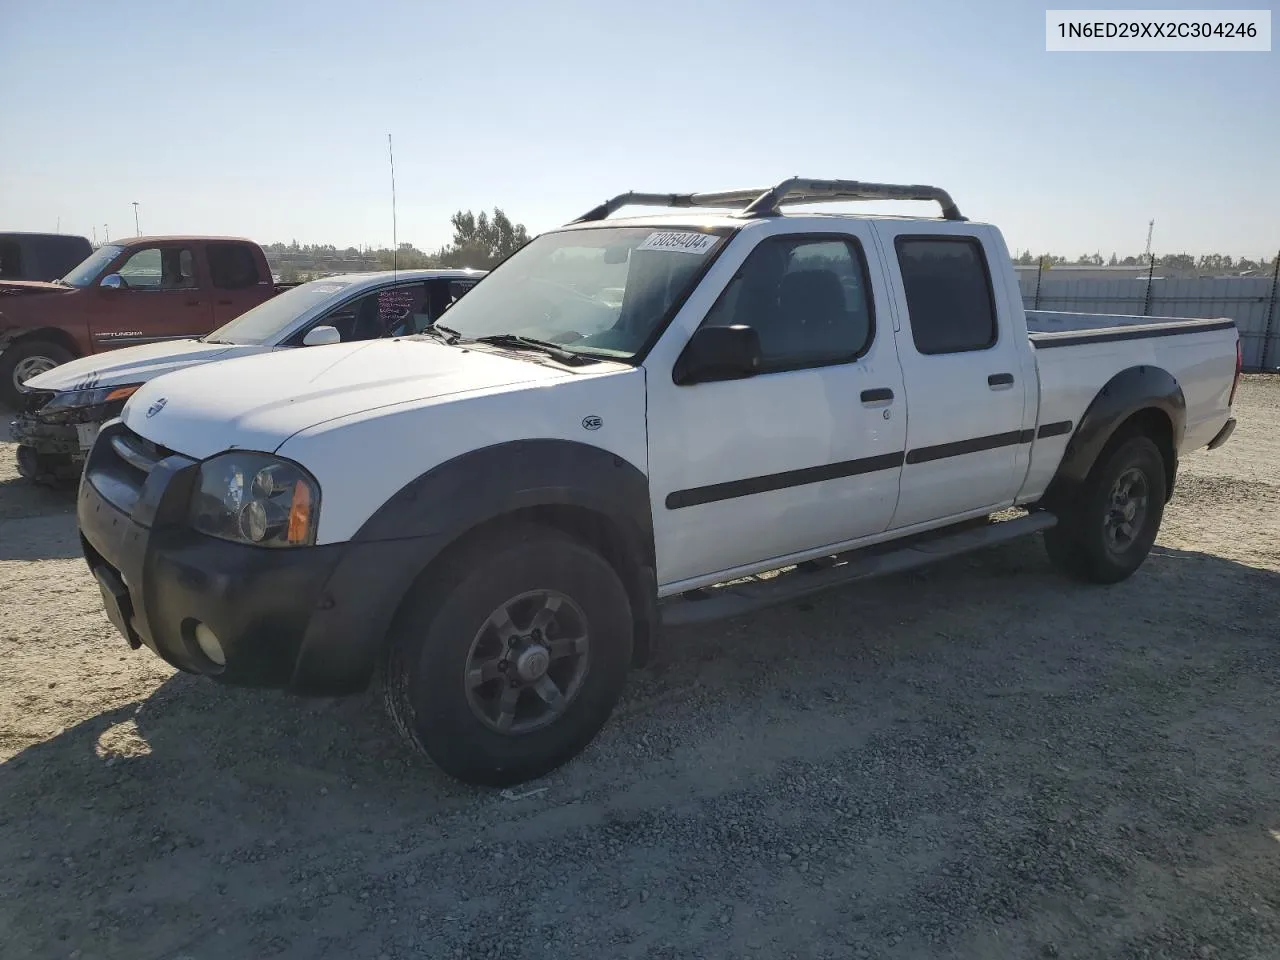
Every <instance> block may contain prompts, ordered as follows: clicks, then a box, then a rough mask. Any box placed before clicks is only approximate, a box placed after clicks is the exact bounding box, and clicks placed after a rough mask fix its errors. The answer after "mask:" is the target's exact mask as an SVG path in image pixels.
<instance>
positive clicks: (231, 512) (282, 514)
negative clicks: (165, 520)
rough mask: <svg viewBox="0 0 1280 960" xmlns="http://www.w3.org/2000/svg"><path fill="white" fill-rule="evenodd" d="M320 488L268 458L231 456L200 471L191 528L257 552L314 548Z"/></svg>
mask: <svg viewBox="0 0 1280 960" xmlns="http://www.w3.org/2000/svg"><path fill="white" fill-rule="evenodd" d="M319 516H320V487H319V485H318V484H317V483H316V482H315V480H314V479H313V478H312V477H311V475H310V474H308V473H307V472H306V471H305V470H303V469H302V467H300V466H298V465H297V464H296V463H293V462H291V461H289V460H282V459H281V458H279V457H273V456H271V455H270V454H266V453H245V452H241V451H233V452H231V453H223V454H219V455H218V456H216V457H213V458H212V459H209V460H206V461H205V462H204V463H202V464H201V465H200V481H199V484H198V486H197V488H196V491H195V493H194V494H193V495H192V497H191V510H190V519H191V525H192V526H193V527H195V528H196V529H197V530H199V531H200V532H201V533H207V534H209V535H210V536H212V537H221V538H222V539H224V540H234V541H236V542H237V543H250V544H253V545H255V546H259V547H300V546H306V545H308V544H312V543H315V542H316V523H317V521H318V520H319Z"/></svg>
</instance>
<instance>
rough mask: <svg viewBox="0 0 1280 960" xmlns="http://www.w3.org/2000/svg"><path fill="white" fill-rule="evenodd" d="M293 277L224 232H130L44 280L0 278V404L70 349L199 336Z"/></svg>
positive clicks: (73, 352) (13, 402)
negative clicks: (282, 277) (274, 272)
mask: <svg viewBox="0 0 1280 960" xmlns="http://www.w3.org/2000/svg"><path fill="white" fill-rule="evenodd" d="M287 286H293V284H277V283H275V282H274V281H273V280H272V277H271V269H270V267H268V265H267V258H266V256H265V255H264V254H263V252H262V248H261V247H259V246H258V245H257V244H256V243H254V242H252V241H250V240H241V239H236V238H231V237H138V238H136V239H130V240H122V241H117V242H114V243H109V244H105V245H103V246H101V247H99V248H98V249H97V250H95V251H94V252H93V253H92V254H90V255H89V257H88V258H87V259H85V260H84V261H83V262H82V263H81V264H80V265H79V266H77V267H74V268H73V269H72V270H71V272H70V273H68V274H67V275H66V276H65V277H63V278H62V279H60V280H54V281H53V282H52V283H28V282H8V283H0V402H6V403H8V404H9V406H11V407H16V406H17V405H18V403H19V397H20V395H21V393H22V384H23V383H24V382H25V381H27V380H29V379H30V378H31V377H34V376H35V375H36V374H38V373H43V372H44V371H46V370H50V369H52V368H53V367H55V366H57V365H58V364H60V363H65V362H66V361H68V360H71V359H72V358H74V357H83V356H86V355H88V354H91V353H100V352H102V351H103V350H111V349H113V348H115V347H126V346H133V345H135V344H139V343H154V342H156V341H158V340H177V339H182V338H186V337H198V336H203V335H204V334H206V333H208V332H209V331H210V330H213V329H215V328H216V327H220V326H221V325H222V324H224V323H226V322H227V321H228V320H231V319H233V318H234V317H237V316H239V315H240V314H242V313H244V312H245V311H246V310H248V309H249V308H251V307H255V306H257V305H258V304H259V303H262V302H263V301H264V300H267V299H269V298H270V297H273V296H275V294H276V293H278V292H279V291H280V290H281V289H283V288H284V287H287Z"/></svg>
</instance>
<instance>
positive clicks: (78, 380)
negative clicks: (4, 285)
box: [27, 340, 269, 392]
mask: <svg viewBox="0 0 1280 960" xmlns="http://www.w3.org/2000/svg"><path fill="white" fill-rule="evenodd" d="M263 349H269V348H263V347H244V346H234V347H233V346H229V345H228V344H225V343H201V342H200V341H199V340H166V341H163V342H161V343H146V344H142V345H140V346H136V347H122V348H121V349H119V350H109V351H107V352H106V353H98V354H94V355H93V356H91V357H81V358H80V359H78V360H72V361H70V362H68V363H64V364H62V365H61V366H59V367H54V368H53V369H52V370H49V371H47V372H45V373H42V374H40V375H39V376H35V377H32V378H31V379H30V380H28V381H27V386H28V387H30V388H31V389H32V390H52V391H54V392H61V391H64V390H88V389H90V388H92V387H119V386H124V385H126V384H132V383H146V382H147V381H148V380H150V379H152V378H153V377H158V376H160V374H162V373H169V372H170V371H173V370H178V369H181V368H182V367H187V366H192V365H194V364H197V363H208V362H210V361H211V360H220V359H223V358H225V357H229V356H235V355H241V354H244V353H245V352H249V351H252V352H258V351H261V350H263Z"/></svg>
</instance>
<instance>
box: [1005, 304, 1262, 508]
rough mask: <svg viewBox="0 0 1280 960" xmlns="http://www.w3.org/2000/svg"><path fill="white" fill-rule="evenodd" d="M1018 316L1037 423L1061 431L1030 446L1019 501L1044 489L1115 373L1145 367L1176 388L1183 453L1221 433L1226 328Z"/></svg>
mask: <svg viewBox="0 0 1280 960" xmlns="http://www.w3.org/2000/svg"><path fill="white" fill-rule="evenodd" d="M1026 314H1027V330H1028V338H1029V339H1030V341H1031V344H1032V346H1033V347H1034V348H1035V359H1036V371H1037V374H1038V375H1039V378H1040V409H1039V414H1038V416H1037V423H1038V424H1040V425H1042V426H1043V425H1045V424H1055V425H1061V426H1062V429H1063V431H1064V432H1063V433H1061V434H1060V435H1056V436H1050V437H1048V438H1041V439H1038V440H1037V442H1036V444H1035V445H1034V448H1033V450H1032V453H1031V464H1030V470H1029V472H1028V476H1027V483H1026V492H1027V493H1032V494H1035V493H1038V492H1040V491H1042V490H1043V489H1044V488H1045V485H1047V484H1048V483H1049V481H1050V479H1051V478H1052V477H1053V474H1054V471H1055V470H1056V469H1057V465H1058V462H1059V460H1060V459H1061V457H1062V454H1063V450H1064V449H1065V448H1066V445H1067V443H1068V442H1069V441H1070V439H1071V434H1070V430H1071V429H1073V428H1074V427H1075V425H1076V424H1078V423H1079V422H1080V418H1081V416H1083V414H1084V413H1085V410H1086V409H1087V408H1088V406H1089V404H1090V403H1091V402H1092V401H1093V399H1094V397H1096V396H1097V395H1098V392H1099V391H1100V390H1102V388H1103V387H1104V386H1106V384H1107V383H1108V381H1110V380H1111V378H1112V377H1113V376H1115V375H1117V374H1119V373H1120V372H1121V371H1123V370H1126V369H1130V368H1135V367H1150V368H1153V369H1158V370H1163V371H1167V372H1168V373H1169V374H1171V375H1172V376H1173V378H1174V379H1175V380H1176V381H1177V383H1178V385H1179V388H1180V389H1181V391H1182V394H1183V397H1184V399H1185V403H1186V426H1185V433H1184V436H1183V443H1182V449H1183V451H1184V452H1185V453H1190V452H1191V451H1193V450H1197V449H1199V448H1201V447H1203V446H1205V445H1206V444H1208V443H1209V441H1210V440H1212V439H1213V437H1214V436H1215V435H1216V434H1217V433H1218V431H1219V430H1221V429H1222V427H1223V426H1224V425H1225V423H1226V421H1227V417H1228V416H1229V415H1230V406H1231V405H1230V400H1229V394H1230V391H1231V385H1232V383H1233V381H1234V377H1235V364H1236V341H1237V334H1236V325H1235V322H1234V321H1232V320H1228V319H1209V320H1203V319H1180V318H1176V317H1130V316H1124V315H1121V314H1093V313H1057V312H1050V311H1045V310H1028V311H1027V312H1026Z"/></svg>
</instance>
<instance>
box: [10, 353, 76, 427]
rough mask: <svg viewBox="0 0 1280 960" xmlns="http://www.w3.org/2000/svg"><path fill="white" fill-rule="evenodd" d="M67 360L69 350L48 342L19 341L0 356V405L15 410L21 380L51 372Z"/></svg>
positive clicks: (18, 400)
mask: <svg viewBox="0 0 1280 960" xmlns="http://www.w3.org/2000/svg"><path fill="white" fill-rule="evenodd" d="M70 359H72V355H71V352H70V351H69V350H67V349H65V348H64V347H60V346H58V344H56V343H51V342H49V341H48V340H19V341H18V342H17V343H15V344H13V346H11V347H9V348H8V349H7V350H5V351H4V352H3V353H0V402H3V403H6V404H8V405H9V406H10V407H12V408H13V409H15V410H16V409H17V408H18V406H19V405H20V404H21V403H22V396H23V390H22V387H21V384H20V381H21V380H25V379H28V378H29V377H33V376H35V375H36V373H43V372H44V371H45V370H52V369H53V368H54V367H56V366H58V365H59V364H62V363H66V362H67V361H68V360H70Z"/></svg>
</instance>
